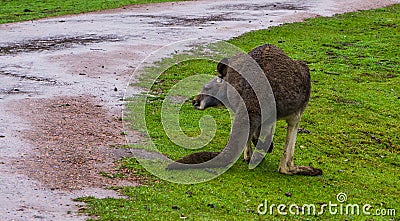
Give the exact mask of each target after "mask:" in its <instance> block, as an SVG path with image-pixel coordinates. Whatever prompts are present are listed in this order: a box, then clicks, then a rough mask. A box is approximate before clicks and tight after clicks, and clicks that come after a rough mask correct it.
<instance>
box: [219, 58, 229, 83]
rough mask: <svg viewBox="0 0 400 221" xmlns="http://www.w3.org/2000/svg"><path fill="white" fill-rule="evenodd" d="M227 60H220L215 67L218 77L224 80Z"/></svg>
mask: <svg viewBox="0 0 400 221" xmlns="http://www.w3.org/2000/svg"><path fill="white" fill-rule="evenodd" d="M228 63H229V60H228V58H224V59H222V60H221V61H220V62H219V63H218V65H217V71H218V77H220V78H224V77H225V75H226V69H227V68H228Z"/></svg>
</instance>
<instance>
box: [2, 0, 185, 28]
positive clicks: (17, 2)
mask: <svg viewBox="0 0 400 221" xmlns="http://www.w3.org/2000/svg"><path fill="white" fill-rule="evenodd" d="M171 1H173V0H118V1H116V0H89V1H79V0H64V1H57V0H34V1H32V0H1V1H0V24H3V23H10V22H19V21H27V20H34V19H39V18H47V17H53V16H60V15H67V14H79V13H83V12H92V11H98V10H105V9H112V8H118V7H122V6H126V5H131V4H147V3H155V2H171ZM174 1H175V0H174ZM178 1H179V0H178Z"/></svg>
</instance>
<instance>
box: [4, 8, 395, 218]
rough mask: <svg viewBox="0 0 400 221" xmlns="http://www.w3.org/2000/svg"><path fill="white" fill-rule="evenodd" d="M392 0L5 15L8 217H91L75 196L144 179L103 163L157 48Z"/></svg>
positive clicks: (118, 139)
mask: <svg viewBox="0 0 400 221" xmlns="http://www.w3.org/2000/svg"><path fill="white" fill-rule="evenodd" d="M393 3H400V0H385V1H383V0H382V1H379V0H376V1H373V0H356V1H352V3H351V4H349V3H348V1H344V0H325V1H321V0H303V1H272V0H267V1H266V0H263V1H261V0H255V1H251V3H249V2H248V1H242V0H234V1H225V0H224V1H210V0H199V1H190V2H180V3H163V4H152V5H142V6H130V7H125V8H122V9H115V10H109V11H103V12H96V13H90V14H81V15H74V16H65V17H57V18H51V19H44V20H39V21H33V22H31V21H29V22H23V23H16V24H5V25H0V36H1V38H0V76H1V78H0V79H1V81H0V104H1V105H0V173H1V177H0V220H83V219H85V217H83V216H77V215H76V214H75V213H76V211H77V210H78V207H77V206H76V203H75V202H72V201H71V199H72V198H75V197H80V196H88V195H92V196H96V197H106V196H113V197H118V194H117V193H115V192H112V191H107V190H104V189H103V188H104V186H107V185H137V184H138V183H137V182H136V180H135V179H134V178H130V179H128V180H123V181H122V182H123V183H120V182H121V180H112V179H107V178H105V177H103V176H100V175H99V174H98V173H99V172H102V171H112V170H113V168H114V166H115V164H114V160H115V159H118V158H119V157H121V156H123V155H125V154H126V152H124V151H121V150H118V149H115V148H112V146H115V145H119V144H123V141H124V140H123V137H122V136H121V135H120V133H121V131H122V126H121V122H120V121H119V120H118V118H119V117H120V111H121V106H122V101H121V99H122V97H123V94H124V91H123V89H124V88H125V86H126V84H127V82H128V80H129V78H130V75H131V73H132V72H133V70H134V68H135V67H136V66H137V65H138V64H139V63H140V61H141V60H142V59H144V58H145V57H146V56H147V55H149V54H150V53H151V52H152V51H154V50H156V49H158V48H160V47H162V46H164V45H166V44H169V43H172V42H174V41H178V40H182V38H185V39H186V38H187V39H189V38H212V39H229V38H231V37H234V36H238V35H240V34H242V33H245V32H247V31H250V30H255V29H263V28H268V27H269V26H273V25H278V24H281V23H284V22H294V21H301V20H302V19H304V18H309V17H315V16H331V15H333V14H335V13H343V12H348V11H354V10H361V9H371V8H377V7H383V6H386V5H389V4H393ZM133 77H134V78H135V77H137V76H133ZM138 139H140V136H139V135H138Z"/></svg>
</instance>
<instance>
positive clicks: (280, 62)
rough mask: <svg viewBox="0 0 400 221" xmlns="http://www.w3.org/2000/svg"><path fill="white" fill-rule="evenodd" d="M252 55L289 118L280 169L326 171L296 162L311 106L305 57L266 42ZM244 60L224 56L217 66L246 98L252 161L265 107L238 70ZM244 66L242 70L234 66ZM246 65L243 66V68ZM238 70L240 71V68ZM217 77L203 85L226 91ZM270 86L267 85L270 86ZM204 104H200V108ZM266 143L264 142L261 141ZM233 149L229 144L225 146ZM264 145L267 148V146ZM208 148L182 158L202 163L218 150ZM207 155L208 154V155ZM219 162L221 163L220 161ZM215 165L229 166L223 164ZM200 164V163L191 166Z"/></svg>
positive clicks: (207, 99) (207, 101)
mask: <svg viewBox="0 0 400 221" xmlns="http://www.w3.org/2000/svg"><path fill="white" fill-rule="evenodd" d="M249 55H250V56H251V57H252V58H253V59H254V60H255V61H256V62H257V63H258V65H259V66H260V67H261V69H262V70H263V71H264V73H265V76H266V77H267V79H268V81H269V83H270V85H271V88H272V91H273V94H274V97H275V103H276V114H277V118H278V119H285V120H286V121H287V123H288V133H287V137H286V143H285V150H284V154H283V157H282V160H281V163H280V166H279V171H280V172H281V173H284V174H301V175H320V174H322V171H321V170H320V169H315V168H312V167H309V166H295V165H294V164H293V155H294V145H295V141H296V134H297V129H298V124H299V121H300V118H301V114H302V113H303V111H304V109H305V108H306V106H307V103H308V100H309V98H310V90H311V78H310V73H309V69H308V67H307V65H306V64H305V63H304V62H302V61H295V60H293V59H291V58H289V57H288V56H287V55H286V54H285V53H284V52H283V51H282V50H281V49H279V48H278V47H276V46H274V45H269V44H266V45H262V46H259V47H257V48H255V49H253V50H252V51H251V52H249ZM242 62H243V60H242V59H241V56H240V55H239V56H235V57H233V58H231V59H223V60H222V61H221V62H220V63H219V64H218V66H217V70H218V73H219V74H218V77H220V78H222V79H224V80H225V81H226V82H228V83H229V84H231V85H232V86H233V87H234V88H235V89H236V90H237V91H238V93H239V94H240V96H241V97H242V99H243V100H244V102H245V105H246V108H247V111H248V115H249V119H250V134H249V140H248V142H247V145H246V148H245V153H244V155H245V160H246V161H250V157H251V156H252V153H253V152H252V148H251V141H252V142H253V144H254V145H256V143H257V141H258V138H259V133H260V128H261V124H262V122H261V109H260V106H259V100H258V99H257V97H256V94H255V92H254V91H253V89H252V88H251V86H250V84H249V83H248V82H247V80H245V79H244V78H243V77H242V76H241V75H240V74H239V73H238V72H240V73H243V72H242V71H245V69H246V68H248V67H247V66H246V65H241V64H243V63H242ZM231 66H234V67H240V68H239V70H238V69H236V71H235V70H234V69H232V68H231ZM240 69H242V70H240ZM237 71H238V72H237ZM215 82H216V81H211V82H209V83H208V84H206V85H205V86H204V87H203V90H202V91H205V90H207V91H210V90H215V93H221V91H222V92H223V87H220V86H219V85H218V84H217V83H215ZM266 87H267V86H266ZM218 103H219V102H218V101H216V99H215V98H212V97H211V96H208V95H204V94H201V93H200V95H199V96H198V97H197V98H196V99H195V100H194V102H193V104H194V106H195V107H196V108H197V109H205V108H207V107H210V106H215V105H217V104H218ZM229 105H230V108H232V109H233V110H234V111H235V108H236V107H235V102H232V103H230V104H229ZM199 107H200V108H199ZM238 130H240V128H233V129H232V134H231V138H232V137H235V133H237V131H238ZM261 144H262V142H261ZM262 145H263V144H262ZM226 149H229V146H227V147H226V148H225V149H224V150H226ZM264 149H267V148H265V147H264ZM204 153H206V152H201V153H195V154H191V155H189V156H186V157H184V158H182V159H180V160H178V162H184V163H187V164H188V163H194V162H195V163H201V162H205V161H202V160H206V161H208V160H210V158H209V157H210V156H214V155H215V154H210V153H208V154H204ZM204 155H205V156H207V157H205V158H204ZM217 164H218V163H217ZM215 166H225V164H224V165H223V164H222V163H221V165H215ZM168 168H170V169H185V168H184V166H177V164H174V163H173V164H170V166H169V167H168ZM191 168H196V167H193V166H192V167H191Z"/></svg>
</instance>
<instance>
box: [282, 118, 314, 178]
mask: <svg viewBox="0 0 400 221" xmlns="http://www.w3.org/2000/svg"><path fill="white" fill-rule="evenodd" d="M301 114H302V111H299V112H298V113H295V114H293V115H291V116H289V117H287V118H286V122H287V123H288V129H287V135H286V142H285V148H284V151H283V156H282V160H281V163H280V164H279V172H280V173H283V174H289V175H294V174H299V175H308V176H317V175H321V174H322V170H321V169H317V168H313V167H311V166H295V165H294V163H293V157H294V148H295V144H296V137H297V129H298V128H299V122H300V118H301Z"/></svg>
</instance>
